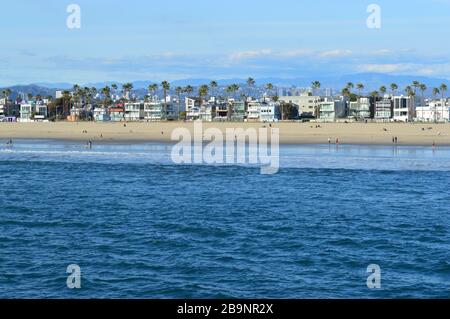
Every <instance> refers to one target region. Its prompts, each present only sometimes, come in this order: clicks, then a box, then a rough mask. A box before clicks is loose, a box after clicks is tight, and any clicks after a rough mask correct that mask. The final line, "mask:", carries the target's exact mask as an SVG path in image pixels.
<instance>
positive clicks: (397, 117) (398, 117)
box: [393, 95, 414, 122]
mask: <svg viewBox="0 0 450 319" xmlns="http://www.w3.org/2000/svg"><path fill="white" fill-rule="evenodd" d="M413 117H414V110H413V106H412V103H411V98H410V97H409V96H403V95H401V96H394V98H393V119H394V121H398V122H410V121H412V119H413Z"/></svg>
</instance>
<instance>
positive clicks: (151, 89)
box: [147, 83, 158, 99]
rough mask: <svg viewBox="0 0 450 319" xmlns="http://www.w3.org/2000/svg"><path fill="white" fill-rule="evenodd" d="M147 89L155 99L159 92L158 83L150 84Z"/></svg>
mask: <svg viewBox="0 0 450 319" xmlns="http://www.w3.org/2000/svg"><path fill="white" fill-rule="evenodd" d="M147 89H148V92H149V93H150V95H151V96H152V99H153V96H154V95H155V92H156V91H158V84H156V83H153V84H150V85H149V86H148V88H147Z"/></svg>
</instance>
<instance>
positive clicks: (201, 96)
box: [198, 85, 209, 105]
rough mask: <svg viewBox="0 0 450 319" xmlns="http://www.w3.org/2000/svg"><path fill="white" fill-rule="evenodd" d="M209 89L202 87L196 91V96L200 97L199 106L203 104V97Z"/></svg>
mask: <svg viewBox="0 0 450 319" xmlns="http://www.w3.org/2000/svg"><path fill="white" fill-rule="evenodd" d="M208 91H209V87H208V86H207V85H202V86H200V87H199V89H198V96H199V97H200V105H202V104H203V97H206V96H207V95H208Z"/></svg>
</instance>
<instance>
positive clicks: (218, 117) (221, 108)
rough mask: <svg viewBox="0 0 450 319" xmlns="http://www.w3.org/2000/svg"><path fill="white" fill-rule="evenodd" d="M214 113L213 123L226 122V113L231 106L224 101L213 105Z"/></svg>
mask: <svg viewBox="0 0 450 319" xmlns="http://www.w3.org/2000/svg"><path fill="white" fill-rule="evenodd" d="M215 107H216V112H215V117H214V120H215V121H226V120H227V119H228V111H229V109H230V107H231V105H230V104H229V103H228V101H227V102H225V101H218V102H217V103H216V105H215Z"/></svg>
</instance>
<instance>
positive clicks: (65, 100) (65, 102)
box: [62, 90, 72, 117]
mask: <svg viewBox="0 0 450 319" xmlns="http://www.w3.org/2000/svg"><path fill="white" fill-rule="evenodd" d="M62 96H63V114H62V116H63V117H64V116H67V115H68V114H69V104H70V100H71V99H72V95H71V94H70V92H69V91H68V90H64V91H63V93H62Z"/></svg>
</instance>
